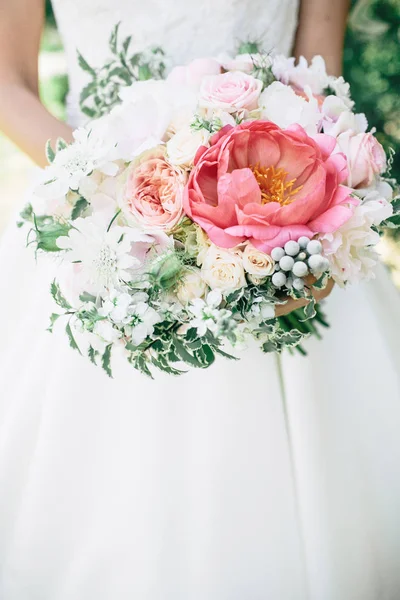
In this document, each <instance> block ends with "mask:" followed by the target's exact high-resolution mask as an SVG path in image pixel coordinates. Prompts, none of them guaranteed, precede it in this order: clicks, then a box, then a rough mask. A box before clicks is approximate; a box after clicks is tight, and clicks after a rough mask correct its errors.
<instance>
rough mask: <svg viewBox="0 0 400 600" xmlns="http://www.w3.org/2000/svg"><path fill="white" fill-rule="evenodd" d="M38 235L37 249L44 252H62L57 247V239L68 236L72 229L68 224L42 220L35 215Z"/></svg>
mask: <svg viewBox="0 0 400 600" xmlns="http://www.w3.org/2000/svg"><path fill="white" fill-rule="evenodd" d="M33 221H34V225H35V233H36V247H37V249H38V250H43V252H61V248H59V247H58V246H57V239H58V238H59V237H63V236H66V235H68V232H69V230H70V229H71V227H70V225H68V223H61V222H59V221H54V220H53V219H51V218H50V219H46V220H44V219H40V218H36V217H35V215H33Z"/></svg>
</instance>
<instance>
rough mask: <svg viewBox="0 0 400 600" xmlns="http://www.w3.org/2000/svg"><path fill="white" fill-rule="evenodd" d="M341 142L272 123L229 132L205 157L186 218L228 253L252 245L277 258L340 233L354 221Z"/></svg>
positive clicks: (190, 190)
mask: <svg viewBox="0 0 400 600" xmlns="http://www.w3.org/2000/svg"><path fill="white" fill-rule="evenodd" d="M335 146H336V140H335V139H334V138H332V137H330V136H327V135H324V134H318V135H316V136H315V138H314V139H312V138H310V137H309V136H308V135H307V134H306V132H305V131H304V129H303V128H302V127H300V126H299V125H293V126H291V127H289V128H288V129H281V128H280V127H278V126H277V125H274V124H273V123H271V122H270V121H247V122H245V123H242V124H241V125H238V126H237V127H230V126H226V127H224V128H223V129H222V130H221V131H220V132H218V133H217V134H215V136H214V137H213V138H212V139H211V147H210V148H208V149H207V148H202V149H200V150H199V152H198V154H197V156H196V159H195V167H194V169H193V171H192V173H191V175H190V178H189V182H188V185H187V186H186V189H185V198H184V208H185V212H186V213H187V214H188V215H189V216H190V217H191V218H192V219H193V221H195V222H196V223H198V224H199V225H200V226H201V227H202V228H203V229H204V230H205V231H206V233H207V234H208V236H209V237H210V239H211V240H212V241H213V242H214V243H215V244H216V245H217V246H220V247H223V248H232V247H233V246H236V245H237V244H239V243H242V242H244V241H245V240H250V241H251V243H252V244H253V246H255V247H256V248H258V249H260V250H262V251H263V252H267V253H269V252H270V251H271V250H272V249H273V248H275V247H276V246H283V245H284V244H285V243H286V242H287V241H288V240H298V239H299V237H301V236H303V235H306V236H308V237H313V236H314V235H315V234H316V233H329V232H333V231H336V230H337V229H338V228H339V227H340V226H341V225H343V223H345V222H346V221H347V220H348V219H349V218H350V217H351V215H352V213H353V207H352V206H351V204H357V203H358V201H357V200H355V199H353V198H351V197H350V196H349V194H350V192H351V190H349V189H348V188H347V187H345V186H343V185H341V183H342V182H343V181H344V180H345V179H346V177H347V167H346V159H345V157H344V156H343V154H340V153H336V154H332V152H333V151H334V150H335Z"/></svg>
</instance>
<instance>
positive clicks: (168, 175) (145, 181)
mask: <svg viewBox="0 0 400 600" xmlns="http://www.w3.org/2000/svg"><path fill="white" fill-rule="evenodd" d="M185 183H186V175H185V174H184V172H183V171H182V170H181V169H179V168H178V167H173V166H172V165H170V164H169V163H168V162H167V160H166V158H165V155H164V150H163V149H162V148H155V149H153V150H150V151H149V152H146V153H144V154H143V155H142V156H141V157H140V158H139V159H138V160H137V161H135V162H134V163H132V165H131V166H130V168H129V171H128V179H127V182H126V185H125V189H124V196H123V201H124V202H123V204H124V210H125V212H127V213H128V214H130V215H131V216H132V217H133V220H134V221H135V222H137V223H139V224H140V225H142V226H143V227H144V228H149V229H152V228H156V229H163V230H169V229H171V228H172V227H174V226H175V225H176V223H177V222H178V221H179V220H180V218H181V217H182V212H183V209H182V199H183V190H184V186H185Z"/></svg>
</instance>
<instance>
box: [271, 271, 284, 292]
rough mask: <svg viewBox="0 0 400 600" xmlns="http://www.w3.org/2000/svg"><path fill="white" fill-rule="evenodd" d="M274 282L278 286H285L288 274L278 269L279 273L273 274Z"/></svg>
mask: <svg viewBox="0 0 400 600" xmlns="http://www.w3.org/2000/svg"><path fill="white" fill-rule="evenodd" d="M272 283H273V284H274V286H275V287H277V288H281V287H283V286H284V285H285V283H286V275H285V273H282V271H278V273H274V274H273V275H272Z"/></svg>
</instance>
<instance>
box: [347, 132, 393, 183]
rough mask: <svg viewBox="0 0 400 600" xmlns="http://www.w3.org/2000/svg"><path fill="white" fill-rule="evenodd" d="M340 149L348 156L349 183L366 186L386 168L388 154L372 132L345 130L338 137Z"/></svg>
mask: <svg viewBox="0 0 400 600" xmlns="http://www.w3.org/2000/svg"><path fill="white" fill-rule="evenodd" d="M337 142H338V146H339V148H340V150H341V151H342V152H343V153H344V154H345V155H346V157H347V166H348V170H349V174H348V177H347V182H346V183H347V185H348V186H349V187H352V188H364V187H368V186H369V185H371V183H372V182H373V180H374V177H375V175H377V174H378V173H383V171H384V170H385V168H386V154H385V151H384V149H383V148H382V146H381V144H380V143H379V142H378V140H377V139H376V138H375V137H374V136H373V135H372V133H358V134H356V135H354V134H353V132H352V131H345V132H344V133H341V134H340V135H339V136H338V138H337Z"/></svg>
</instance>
